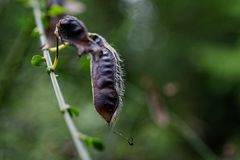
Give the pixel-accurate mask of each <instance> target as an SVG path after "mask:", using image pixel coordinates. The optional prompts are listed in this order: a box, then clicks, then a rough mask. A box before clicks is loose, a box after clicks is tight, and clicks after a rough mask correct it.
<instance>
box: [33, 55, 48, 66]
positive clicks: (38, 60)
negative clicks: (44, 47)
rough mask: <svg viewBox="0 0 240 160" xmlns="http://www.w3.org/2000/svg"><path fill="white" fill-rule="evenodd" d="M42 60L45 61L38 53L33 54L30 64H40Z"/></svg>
mask: <svg viewBox="0 0 240 160" xmlns="http://www.w3.org/2000/svg"><path fill="white" fill-rule="evenodd" d="M43 62H45V59H44V57H42V56H40V55H34V56H33V57H32V59H31V64H32V65H33V66H41V65H42V64H43Z"/></svg>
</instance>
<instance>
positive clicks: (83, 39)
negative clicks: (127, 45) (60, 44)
mask: <svg viewBox="0 0 240 160" xmlns="http://www.w3.org/2000/svg"><path fill="white" fill-rule="evenodd" d="M55 34H56V35H57V36H58V37H59V38H60V39H61V40H62V41H65V42H69V43H70V44H72V45H73V46H75V47H76V48H78V50H79V55H82V54H83V53H85V54H90V57H91V78H92V88H93V100H94V105H95V108H96V110H97V111H98V113H99V114H100V115H101V116H102V117H103V118H104V119H105V120H106V121H107V123H108V124H110V125H113V123H114V122H115V121H116V118H117V115H118V113H119V110H120V108H121V104H122V96H123V88H124V87H123V80H122V69H121V66H120V63H121V60H120V58H119V56H118V54H117V52H116V51H115V50H114V48H113V47H111V46H110V45H109V44H108V43H107V41H106V40H105V39H104V38H103V37H101V36H100V35H98V34H95V33H88V32H87V29H86V27H85V26H84V24H83V23H82V22H81V21H79V20H78V19H76V18H75V17H72V16H66V17H65V18H63V19H61V20H60V21H59V23H58V24H57V26H56V31H55Z"/></svg>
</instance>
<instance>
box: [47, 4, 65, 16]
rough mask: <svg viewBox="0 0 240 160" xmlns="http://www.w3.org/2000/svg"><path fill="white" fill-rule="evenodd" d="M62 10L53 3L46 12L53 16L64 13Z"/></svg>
mask: <svg viewBox="0 0 240 160" xmlns="http://www.w3.org/2000/svg"><path fill="white" fill-rule="evenodd" d="M64 12H65V10H64V8H63V7H61V6H59V5H56V4H55V5H53V6H52V7H51V8H50V9H49V11H48V14H49V16H50V17H55V16H57V15H61V14H64Z"/></svg>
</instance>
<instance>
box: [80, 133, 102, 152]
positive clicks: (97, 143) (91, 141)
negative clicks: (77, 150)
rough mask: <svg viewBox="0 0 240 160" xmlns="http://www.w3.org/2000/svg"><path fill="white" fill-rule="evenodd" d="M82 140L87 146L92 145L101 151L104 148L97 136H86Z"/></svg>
mask: <svg viewBox="0 0 240 160" xmlns="http://www.w3.org/2000/svg"><path fill="white" fill-rule="evenodd" d="M83 141H84V143H85V144H86V145H87V146H90V147H93V148H94V149H96V150H98V151H103V150H104V149H105V146H104V144H103V142H102V141H101V140H100V139H99V138H94V137H88V136H87V137H85V138H84V139H83Z"/></svg>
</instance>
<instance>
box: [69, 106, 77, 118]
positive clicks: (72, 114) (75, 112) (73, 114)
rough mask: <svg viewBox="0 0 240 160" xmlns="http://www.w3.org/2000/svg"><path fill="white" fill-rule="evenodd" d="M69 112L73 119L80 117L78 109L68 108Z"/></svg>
mask: <svg viewBox="0 0 240 160" xmlns="http://www.w3.org/2000/svg"><path fill="white" fill-rule="evenodd" d="M68 112H69V114H70V116H71V117H73V116H76V117H77V116H79V111H78V109H77V108H76V107H72V106H71V107H70V108H68Z"/></svg>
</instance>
